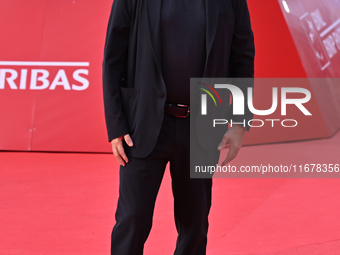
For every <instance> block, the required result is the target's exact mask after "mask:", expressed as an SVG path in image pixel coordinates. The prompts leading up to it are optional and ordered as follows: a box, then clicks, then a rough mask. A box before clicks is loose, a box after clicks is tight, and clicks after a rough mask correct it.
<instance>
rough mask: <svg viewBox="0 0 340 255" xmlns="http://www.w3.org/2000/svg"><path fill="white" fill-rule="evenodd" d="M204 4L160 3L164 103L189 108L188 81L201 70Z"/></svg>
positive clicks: (188, 0) (199, 0)
mask: <svg viewBox="0 0 340 255" xmlns="http://www.w3.org/2000/svg"><path fill="white" fill-rule="evenodd" d="M205 26H206V19H205V0H162V13H161V47H162V53H161V54H162V63H161V64H162V72H163V78H164V82H165V85H166V89H167V102H168V103H179V104H190V78H195V77H202V76H203V72H204V66H205V58H206V57H205V55H206V54H205V53H206V50H205Z"/></svg>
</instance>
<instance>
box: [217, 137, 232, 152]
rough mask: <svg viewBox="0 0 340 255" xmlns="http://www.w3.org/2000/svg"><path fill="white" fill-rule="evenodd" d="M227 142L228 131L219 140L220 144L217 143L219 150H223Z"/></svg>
mask: <svg viewBox="0 0 340 255" xmlns="http://www.w3.org/2000/svg"><path fill="white" fill-rule="evenodd" d="M228 143H229V135H228V132H227V133H226V134H225V135H224V136H223V137H222V140H221V142H220V144H219V145H218V147H217V149H218V150H219V151H220V150H223V149H224V148H225V147H226V145H227V144H228Z"/></svg>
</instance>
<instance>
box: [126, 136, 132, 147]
mask: <svg viewBox="0 0 340 255" xmlns="http://www.w3.org/2000/svg"><path fill="white" fill-rule="evenodd" d="M124 140H125V142H126V144H127V145H129V146H130V147H132V146H133V141H132V139H131V137H130V135H124Z"/></svg>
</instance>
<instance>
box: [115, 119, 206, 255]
mask: <svg viewBox="0 0 340 255" xmlns="http://www.w3.org/2000/svg"><path fill="white" fill-rule="evenodd" d="M189 132H190V120H189V118H175V117H172V116H169V115H165V117H164V121H163V126H162V129H161V133H160V135H159V138H158V141H157V144H156V146H155V148H154V150H153V151H152V153H151V154H150V155H149V156H148V157H146V158H134V157H132V156H130V155H128V157H129V163H128V164H127V165H126V166H125V167H121V168H120V187H119V199H118V206H117V211H116V224H115V226H114V228H113V231H112V236H111V255H141V254H143V248H144V243H145V241H146V239H147V237H148V235H149V232H150V230H151V225H152V217H153V211H154V205H155V200H156V196H157V193H158V190H159V187H160V184H161V181H162V178H163V174H164V170H165V167H166V164H167V163H168V162H170V173H171V178H172V191H173V197H174V216H175V224H176V228H177V231H178V238H177V243H176V250H175V253H174V254H176V255H203V254H206V244H207V231H208V214H209V210H210V206H211V187H212V180H211V178H206V179H190V171H189V165H190V150H189V146H190V139H189V137H190V135H189Z"/></svg>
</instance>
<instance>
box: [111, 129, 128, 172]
mask: <svg viewBox="0 0 340 255" xmlns="http://www.w3.org/2000/svg"><path fill="white" fill-rule="evenodd" d="M123 139H124V140H125V142H126V144H127V145H128V146H130V147H132V146H133V142H132V139H131V137H130V135H129V134H127V135H124V136H121V137H117V138H115V139H112V140H111V145H112V152H113V155H115V157H116V159H117V161H118V163H119V164H120V165H121V166H125V165H126V164H127V163H128V162H129V160H128V158H127V156H126V154H125V151H124V147H123Z"/></svg>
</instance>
